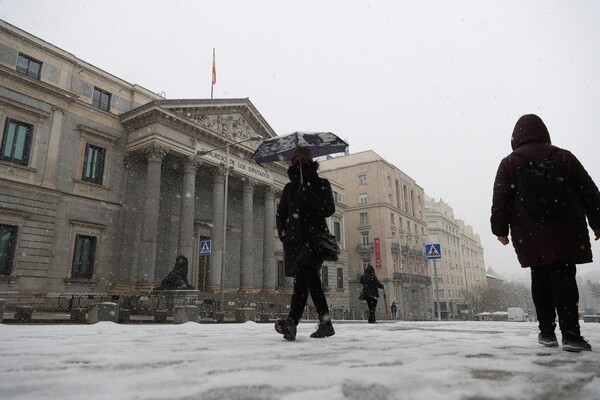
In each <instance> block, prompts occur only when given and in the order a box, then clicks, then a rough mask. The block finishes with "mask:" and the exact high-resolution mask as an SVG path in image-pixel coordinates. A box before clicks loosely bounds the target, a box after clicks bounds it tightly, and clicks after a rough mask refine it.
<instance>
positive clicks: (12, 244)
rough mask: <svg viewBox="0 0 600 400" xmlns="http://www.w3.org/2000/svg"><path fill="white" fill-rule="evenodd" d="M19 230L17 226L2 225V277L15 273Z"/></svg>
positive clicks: (0, 233) (0, 270)
mask: <svg viewBox="0 0 600 400" xmlns="http://www.w3.org/2000/svg"><path fill="white" fill-rule="evenodd" d="M18 230H19V228H18V227H17V226H14V225H3V224H0V275H10V274H12V272H13V263H14V259H15V248H16V246H17V232H18Z"/></svg>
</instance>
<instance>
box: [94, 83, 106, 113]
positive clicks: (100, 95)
mask: <svg viewBox="0 0 600 400" xmlns="http://www.w3.org/2000/svg"><path fill="white" fill-rule="evenodd" d="M92 105H93V106H94V107H96V108H99V109H101V110H104V111H110V93H108V92H106V91H104V90H102V89H98V88H97V87H95V88H94V97H93V98H92Z"/></svg>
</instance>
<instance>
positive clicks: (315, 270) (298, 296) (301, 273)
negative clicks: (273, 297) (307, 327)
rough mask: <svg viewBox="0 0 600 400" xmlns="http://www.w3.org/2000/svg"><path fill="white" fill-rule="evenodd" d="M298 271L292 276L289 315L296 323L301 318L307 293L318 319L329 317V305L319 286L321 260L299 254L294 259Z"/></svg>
mask: <svg viewBox="0 0 600 400" xmlns="http://www.w3.org/2000/svg"><path fill="white" fill-rule="evenodd" d="M296 262H297V263H299V265H298V272H297V273H296V276H295V277H294V292H293V293H292V301H291V304H290V313H289V317H290V318H292V319H293V320H294V322H295V323H296V325H297V324H298V322H299V321H300V318H302V314H303V313H304V307H305V306H306V302H307V300H308V293H310V297H311V299H312V301H313V304H314V305H315V308H316V309H317V314H319V321H323V320H325V319H329V307H328V305H327V299H326V298H325V293H324V292H323V287H322V286H321V278H320V277H319V270H320V269H321V265H322V264H323V260H319V259H314V258H312V257H309V256H305V257H302V256H299V257H298V258H297V260H296Z"/></svg>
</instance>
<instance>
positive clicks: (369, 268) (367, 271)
mask: <svg viewBox="0 0 600 400" xmlns="http://www.w3.org/2000/svg"><path fill="white" fill-rule="evenodd" d="M374 273H375V268H373V266H372V265H367V268H365V274H374Z"/></svg>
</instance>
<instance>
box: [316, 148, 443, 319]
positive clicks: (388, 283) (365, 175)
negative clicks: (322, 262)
mask: <svg viewBox="0 0 600 400" xmlns="http://www.w3.org/2000/svg"><path fill="white" fill-rule="evenodd" d="M320 164H321V168H320V173H321V175H323V176H325V177H327V178H328V179H329V180H330V181H332V182H338V183H340V184H342V185H343V187H344V188H345V193H346V197H345V203H346V205H347V209H346V212H345V226H344V232H345V244H346V249H347V251H348V264H349V266H348V270H349V273H350V286H351V293H350V305H351V306H352V307H354V308H355V309H364V303H360V302H359V301H358V293H359V291H360V289H361V286H360V284H359V283H358V279H359V277H360V275H361V274H362V273H363V269H364V267H365V266H366V265H368V264H371V265H373V266H374V267H375V272H376V274H377V277H378V278H379V280H380V281H381V282H382V283H383V284H384V286H385V293H386V299H385V300H387V305H388V307H389V306H391V304H392V302H395V303H396V305H397V307H398V309H399V316H400V318H402V319H429V318H430V317H431V313H432V307H433V304H432V288H431V267H430V266H429V265H428V263H427V261H426V260H425V254H424V245H425V243H427V230H426V227H427V224H426V221H425V194H424V191H423V189H422V188H421V187H420V186H419V185H417V183H416V182H415V181H414V179H412V178H410V177H409V176H408V175H407V174H405V173H404V172H402V171H401V170H400V169H399V168H397V167H396V166H394V165H393V164H391V163H389V162H388V161H386V160H385V159H383V158H382V157H381V156H379V155H378V154H376V153H375V152H373V151H371V150H368V151H364V152H360V153H356V154H350V155H345V156H342V157H335V158H329V159H327V160H323V161H320ZM382 297H383V296H382ZM381 300H383V299H380V301H379V303H378V313H379V314H380V317H384V318H385V317H388V318H389V310H387V309H385V303H386V302H385V301H381Z"/></svg>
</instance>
